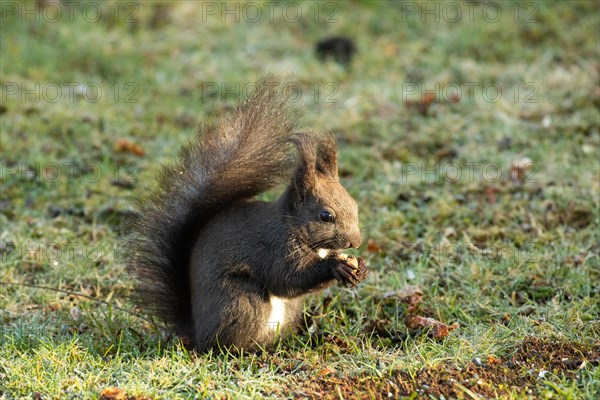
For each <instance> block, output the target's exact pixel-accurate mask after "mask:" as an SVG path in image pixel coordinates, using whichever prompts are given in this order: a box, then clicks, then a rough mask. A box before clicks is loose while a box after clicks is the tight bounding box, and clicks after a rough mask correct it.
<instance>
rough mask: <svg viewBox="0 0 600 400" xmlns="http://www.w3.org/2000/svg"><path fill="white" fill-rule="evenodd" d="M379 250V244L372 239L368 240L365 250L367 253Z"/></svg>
mask: <svg viewBox="0 0 600 400" xmlns="http://www.w3.org/2000/svg"><path fill="white" fill-rule="evenodd" d="M379 250H381V247H379V245H378V244H377V243H375V242H374V241H372V240H369V241H368V242H367V251H368V252H369V253H377V252H379Z"/></svg>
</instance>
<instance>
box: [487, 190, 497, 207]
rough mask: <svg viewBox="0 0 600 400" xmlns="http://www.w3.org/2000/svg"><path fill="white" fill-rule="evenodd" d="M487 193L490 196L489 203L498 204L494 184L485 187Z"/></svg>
mask: <svg viewBox="0 0 600 400" xmlns="http://www.w3.org/2000/svg"><path fill="white" fill-rule="evenodd" d="M485 193H486V194H487V196H488V201H489V203H490V204H496V188H495V187H493V186H488V187H486V188H485Z"/></svg>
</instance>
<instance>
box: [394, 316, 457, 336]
mask: <svg viewBox="0 0 600 400" xmlns="http://www.w3.org/2000/svg"><path fill="white" fill-rule="evenodd" d="M406 326H407V327H408V328H409V329H418V328H428V329H430V332H429V334H430V335H431V337H433V338H434V339H443V338H445V337H446V336H448V334H449V333H450V332H452V331H453V330H455V329H456V328H458V324H457V323H456V322H455V323H453V324H452V325H446V324H444V323H443V322H440V321H436V320H435V319H433V318H426V317H421V316H418V315H412V316H410V317H408V318H407V319H406Z"/></svg>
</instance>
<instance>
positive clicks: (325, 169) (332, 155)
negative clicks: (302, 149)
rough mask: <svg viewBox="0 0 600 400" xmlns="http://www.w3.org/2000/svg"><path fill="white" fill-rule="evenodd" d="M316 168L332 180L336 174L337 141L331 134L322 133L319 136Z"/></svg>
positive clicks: (335, 178) (335, 177)
mask: <svg viewBox="0 0 600 400" xmlns="http://www.w3.org/2000/svg"><path fill="white" fill-rule="evenodd" d="M319 139H320V140H319V145H318V147H317V159H316V169H317V172H319V173H320V174H322V175H325V176H327V177H329V178H332V179H333V180H337V176H338V159H337V143H336V141H335V136H334V135H333V134H324V135H321V136H320V138H319Z"/></svg>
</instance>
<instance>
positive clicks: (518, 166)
mask: <svg viewBox="0 0 600 400" xmlns="http://www.w3.org/2000/svg"><path fill="white" fill-rule="evenodd" d="M532 166H533V161H531V159H530V158H529V157H523V158H521V159H518V160H515V161H513V163H512V165H511V167H510V178H511V179H512V181H513V182H515V183H523V182H524V181H525V178H526V177H527V171H529V170H530V169H531V167H532Z"/></svg>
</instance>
